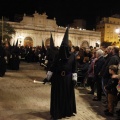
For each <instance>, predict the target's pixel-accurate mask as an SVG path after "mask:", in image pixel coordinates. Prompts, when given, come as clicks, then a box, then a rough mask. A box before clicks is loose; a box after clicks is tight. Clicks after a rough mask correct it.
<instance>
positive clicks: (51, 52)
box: [46, 33, 58, 61]
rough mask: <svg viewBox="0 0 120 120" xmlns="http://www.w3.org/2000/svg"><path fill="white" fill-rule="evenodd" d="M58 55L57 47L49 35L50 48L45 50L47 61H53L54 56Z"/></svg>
mask: <svg viewBox="0 0 120 120" xmlns="http://www.w3.org/2000/svg"><path fill="white" fill-rule="evenodd" d="M57 53H58V49H57V47H55V46H54V41H53V37H52V33H51V37H50V47H49V48H48V49H47V54H46V56H47V59H48V60H51V61H53V60H54V58H55V55H56V54H57Z"/></svg>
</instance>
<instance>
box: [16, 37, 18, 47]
mask: <svg viewBox="0 0 120 120" xmlns="http://www.w3.org/2000/svg"><path fill="white" fill-rule="evenodd" d="M17 46H18V39H17V42H16V47H17Z"/></svg>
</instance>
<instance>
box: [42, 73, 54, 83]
mask: <svg viewBox="0 0 120 120" xmlns="http://www.w3.org/2000/svg"><path fill="white" fill-rule="evenodd" d="M52 74H53V72H51V71H48V72H47V76H46V78H45V79H44V80H43V84H45V83H46V82H49V81H50V79H51V77H52Z"/></svg>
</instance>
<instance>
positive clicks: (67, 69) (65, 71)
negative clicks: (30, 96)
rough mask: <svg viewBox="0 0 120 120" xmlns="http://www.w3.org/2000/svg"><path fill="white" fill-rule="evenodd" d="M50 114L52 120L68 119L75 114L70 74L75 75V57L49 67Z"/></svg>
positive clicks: (58, 61)
mask: <svg viewBox="0 0 120 120" xmlns="http://www.w3.org/2000/svg"><path fill="white" fill-rule="evenodd" d="M50 70H51V71H52V72H53V75H52V78H51V102H50V114H51V116H52V117H53V118H54V119H60V118H64V117H70V116H72V115H73V113H76V100H75V91H74V84H73V80H72V73H76V71H77V70H76V60H75V55H74V54H71V55H70V57H69V59H68V60H64V61H63V60H59V59H58V60H56V62H54V64H53V65H52V66H51V68H50Z"/></svg>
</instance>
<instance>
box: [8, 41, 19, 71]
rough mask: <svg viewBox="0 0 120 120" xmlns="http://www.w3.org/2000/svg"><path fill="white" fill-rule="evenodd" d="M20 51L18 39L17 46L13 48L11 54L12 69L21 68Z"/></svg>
mask: <svg viewBox="0 0 120 120" xmlns="http://www.w3.org/2000/svg"><path fill="white" fill-rule="evenodd" d="M19 55H20V51H19V47H18V40H17V42H16V45H15V46H12V48H11V56H10V62H9V69H11V70H19V65H20V59H19Z"/></svg>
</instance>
